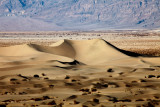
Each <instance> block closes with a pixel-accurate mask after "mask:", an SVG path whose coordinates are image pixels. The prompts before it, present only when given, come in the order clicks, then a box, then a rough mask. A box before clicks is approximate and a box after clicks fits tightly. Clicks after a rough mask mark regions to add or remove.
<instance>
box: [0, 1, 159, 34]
mask: <svg viewBox="0 0 160 107" xmlns="http://www.w3.org/2000/svg"><path fill="white" fill-rule="evenodd" d="M159 27H160V0H1V1H0V30H1V31H2V30H105V29H124V28H125V29H133V28H134V29H138V28H147V29H151V28H159Z"/></svg>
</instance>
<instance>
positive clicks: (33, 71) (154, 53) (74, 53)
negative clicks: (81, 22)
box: [0, 31, 160, 107]
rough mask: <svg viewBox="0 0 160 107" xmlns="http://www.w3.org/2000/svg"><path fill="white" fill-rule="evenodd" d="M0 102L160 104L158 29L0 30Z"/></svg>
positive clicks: (74, 106) (116, 106) (36, 105)
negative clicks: (156, 30)
mask: <svg viewBox="0 0 160 107" xmlns="http://www.w3.org/2000/svg"><path fill="white" fill-rule="evenodd" d="M0 46H1V47H0V107H6V106H7V107H94V106H95V107H160V33H159V32H155V31H125V32H123V31H121V32H120V31H108V32H1V33H0Z"/></svg>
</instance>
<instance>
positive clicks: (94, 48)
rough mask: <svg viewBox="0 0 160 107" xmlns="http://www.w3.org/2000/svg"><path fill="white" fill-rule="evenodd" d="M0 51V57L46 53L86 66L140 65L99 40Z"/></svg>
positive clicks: (11, 48)
mask: <svg viewBox="0 0 160 107" xmlns="http://www.w3.org/2000/svg"><path fill="white" fill-rule="evenodd" d="M0 51H1V53H0V55H1V56H27V55H40V54H44V53H47V54H52V55H59V56H64V57H68V58H72V59H73V60H77V61H79V62H82V63H84V64H87V65H108V64H109V63H110V62H113V61H116V60H123V59H128V60H129V59H131V60H130V61H133V63H136V64H137V63H139V64H142V62H140V61H139V59H138V58H137V59H136V58H132V57H131V56H128V55H127V54H128V52H123V51H121V50H120V49H118V48H116V47H114V46H112V45H111V44H109V43H107V42H106V41H104V40H100V39H93V40H80V41H78V40H62V41H59V42H57V43H54V44H52V45H50V46H40V45H36V44H28V45H17V46H11V47H3V48H0ZM133 63H131V64H133ZM128 64H129V63H128ZM121 65H122V64H121ZM125 66H126V63H125ZM129 66H130V64H129Z"/></svg>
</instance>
